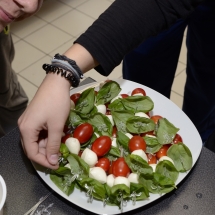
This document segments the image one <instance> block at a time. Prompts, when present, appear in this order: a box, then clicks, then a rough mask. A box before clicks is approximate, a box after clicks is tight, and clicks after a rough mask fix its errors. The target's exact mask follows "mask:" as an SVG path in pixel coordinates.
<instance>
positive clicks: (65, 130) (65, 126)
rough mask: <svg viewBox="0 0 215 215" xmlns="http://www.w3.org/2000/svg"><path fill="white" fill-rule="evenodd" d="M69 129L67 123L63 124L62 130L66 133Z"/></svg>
mask: <svg viewBox="0 0 215 215" xmlns="http://www.w3.org/2000/svg"><path fill="white" fill-rule="evenodd" d="M68 131H69V127H68V126H67V125H64V128H63V132H64V133H65V134H66V133H67V132H68Z"/></svg>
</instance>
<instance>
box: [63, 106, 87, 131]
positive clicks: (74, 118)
mask: <svg viewBox="0 0 215 215" xmlns="http://www.w3.org/2000/svg"><path fill="white" fill-rule="evenodd" d="M84 122H85V121H84V120H83V119H82V118H81V116H80V113H79V112H78V111H75V110H70V113H69V116H68V118H67V123H66V124H67V125H68V127H73V128H75V127H77V126H78V125H80V124H82V123H84Z"/></svg>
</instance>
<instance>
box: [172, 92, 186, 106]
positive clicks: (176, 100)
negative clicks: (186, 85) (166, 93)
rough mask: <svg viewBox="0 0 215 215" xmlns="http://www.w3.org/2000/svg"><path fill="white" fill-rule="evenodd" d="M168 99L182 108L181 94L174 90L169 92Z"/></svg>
mask: <svg viewBox="0 0 215 215" xmlns="http://www.w3.org/2000/svg"><path fill="white" fill-rule="evenodd" d="M170 100H171V101H172V102H174V103H175V104H176V105H177V106H178V107H179V108H181V109H182V104H183V96H180V95H178V94H177V93H175V92H171V95H170Z"/></svg>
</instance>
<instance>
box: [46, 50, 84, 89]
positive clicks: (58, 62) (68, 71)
mask: <svg viewBox="0 0 215 215" xmlns="http://www.w3.org/2000/svg"><path fill="white" fill-rule="evenodd" d="M43 69H44V70H45V71H46V74H48V73H49V72H53V73H55V72H56V73H57V74H59V73H61V76H62V77H65V78H66V79H67V80H68V81H69V82H70V84H71V86H72V87H77V86H78V85H79V83H80V79H82V78H83V73H82V71H81V69H80V68H79V67H78V66H77V64H76V62H75V61H74V60H71V59H69V58H67V57H66V56H65V55H60V54H56V55H55V56H54V58H53V59H52V63H51V64H44V65H43Z"/></svg>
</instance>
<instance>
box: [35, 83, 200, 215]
mask: <svg viewBox="0 0 215 215" xmlns="http://www.w3.org/2000/svg"><path fill="white" fill-rule="evenodd" d="M115 81H117V82H118V83H119V84H120V86H121V88H122V91H121V93H127V94H129V95H130V93H131V91H132V90H133V89H135V88H137V87H141V88H143V89H144V90H145V91H146V94H147V96H149V97H150V98H151V99H152V100H153V102H154V109H153V113H152V114H153V115H155V114H157V115H161V116H163V117H165V118H167V119H168V120H169V121H170V122H171V123H173V124H174V125H175V126H176V127H177V128H180V130H179V132H178V133H179V134H180V135H181V136H182V138H183V142H184V143H185V144H186V145H187V146H188V147H189V149H190V151H191V153H192V156H193V165H194V164H195V163H196V161H197V159H198V157H199V155H200V152H201V149H202V141H201V138H200V135H199V133H198V131H197V130H196V128H195V126H194V125H193V123H192V122H191V120H190V119H189V118H188V117H187V115H186V114H185V113H184V112H183V111H182V110H181V109H180V108H179V107H178V106H177V105H175V104H174V103H173V102H172V101H170V100H169V99H167V98H166V97H164V96H163V95H161V94H160V93H158V92H156V91H154V90H152V89H150V88H148V87H146V86H143V85H141V84H137V83H135V82H131V81H127V80H123V79H117V80H115ZM91 85H94V84H93V83H90V84H88V85H85V86H83V87H79V88H78V89H73V90H72V93H76V92H79V91H81V90H83V89H85V88H86V87H88V86H91ZM35 169H36V170H37V173H38V174H39V175H40V177H41V178H42V179H43V180H44V181H45V182H46V183H47V185H49V186H50V187H51V188H52V189H53V190H54V191H55V192H57V193H58V194H60V195H61V196H62V197H64V198H65V199H67V200H68V201H70V202H72V203H74V204H76V205H78V206H79V207H81V208H84V209H86V210H88V211H91V212H94V213H96V214H120V213H121V211H120V210H119V208H118V207H116V206H107V205H106V206H105V207H104V206H103V203H102V202H101V201H96V200H93V202H92V203H88V202H87V199H88V198H87V197H86V195H85V192H81V191H79V190H77V189H75V190H74V192H73V193H72V194H71V195H70V196H67V195H65V194H64V193H63V192H62V191H61V190H60V189H58V188H57V186H56V185H55V184H54V183H53V182H52V181H51V180H50V178H49V175H46V174H45V173H44V172H43V171H42V170H41V169H40V168H39V167H37V166H36V165H35ZM188 173H189V171H188V172H187V173H180V174H179V177H178V180H177V181H176V185H177V184H179V183H180V182H181V181H182V180H183V179H185V177H186V176H187V174H188ZM160 197H161V196H160V195H159V194H150V197H149V199H148V200H143V201H139V202H136V204H135V205H132V203H131V202H128V203H127V206H126V207H124V208H123V212H127V211H131V210H133V209H136V208H139V207H142V206H144V205H147V204H149V203H151V202H153V201H154V200H156V199H159V198H160Z"/></svg>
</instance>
